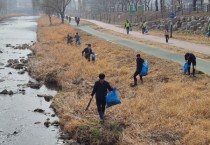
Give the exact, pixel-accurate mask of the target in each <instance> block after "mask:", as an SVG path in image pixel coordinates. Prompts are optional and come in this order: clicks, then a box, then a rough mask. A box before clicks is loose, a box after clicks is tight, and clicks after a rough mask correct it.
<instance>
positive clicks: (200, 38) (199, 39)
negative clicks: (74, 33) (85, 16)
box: [82, 21, 210, 60]
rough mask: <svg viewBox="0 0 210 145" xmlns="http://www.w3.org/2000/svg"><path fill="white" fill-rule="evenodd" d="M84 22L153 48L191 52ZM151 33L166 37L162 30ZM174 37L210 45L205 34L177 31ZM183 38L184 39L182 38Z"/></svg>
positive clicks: (204, 57) (204, 55) (200, 54)
mask: <svg viewBox="0 0 210 145" xmlns="http://www.w3.org/2000/svg"><path fill="white" fill-rule="evenodd" d="M82 24H83V25H89V26H90V27H91V28H93V29H95V30H98V31H101V32H105V33H108V34H112V35H114V36H119V37H121V38H124V39H128V40H132V41H136V42H140V43H143V44H145V45H148V46H150V47H153V48H159V49H165V50H169V51H171V52H176V53H179V54H185V53H187V52H189V50H188V49H183V48H179V47H176V46H171V45H167V44H163V43H158V42H153V41H149V40H145V39H141V38H136V37H134V36H131V35H125V34H122V33H119V32H114V31H112V30H107V29H104V28H101V27H98V26H96V25H95V24H93V23H90V22H86V21H83V23H82ZM150 34H151V35H156V36H162V37H163V39H165V38H164V36H163V34H164V33H163V32H161V31H158V30H153V31H152V32H149V35H150ZM173 37H176V39H180V40H186V39H191V42H193V43H198V44H202V43H203V44H205V45H210V41H208V38H207V37H205V36H202V35H198V36H197V37H194V36H192V35H190V34H184V35H183V34H182V35H181V34H178V33H175V34H174V36H173ZM181 38H183V39H181ZM169 41H170V40H169ZM190 52H193V53H194V54H195V55H196V56H197V57H199V58H201V59H205V60H210V57H209V55H206V54H203V53H199V52H194V51H190Z"/></svg>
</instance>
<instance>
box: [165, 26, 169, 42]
mask: <svg viewBox="0 0 210 145" xmlns="http://www.w3.org/2000/svg"><path fill="white" fill-rule="evenodd" d="M165 37H166V43H168V39H169V32H168V29H166V30H165Z"/></svg>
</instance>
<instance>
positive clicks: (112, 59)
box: [30, 17, 210, 145]
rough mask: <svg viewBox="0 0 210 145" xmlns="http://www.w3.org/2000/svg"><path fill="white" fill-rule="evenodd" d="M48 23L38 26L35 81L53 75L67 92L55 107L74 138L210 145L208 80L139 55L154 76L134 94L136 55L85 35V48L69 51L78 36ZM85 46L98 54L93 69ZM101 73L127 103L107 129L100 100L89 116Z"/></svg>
mask: <svg viewBox="0 0 210 145" xmlns="http://www.w3.org/2000/svg"><path fill="white" fill-rule="evenodd" d="M47 20H48V19H47V18H46V17H42V18H40V20H39V25H38V37H39V42H38V43H37V44H36V45H35V47H34V48H33V51H34V52H35V56H36V57H35V58H33V59H32V60H31V61H30V69H31V73H32V75H33V76H34V77H37V78H39V79H48V78H49V76H50V75H51V76H53V77H54V80H56V81H57V82H58V84H59V85H60V86H62V90H61V91H59V93H58V95H57V96H56V97H55V98H54V101H53V106H54V108H55V109H56V111H57V113H58V115H59V117H60V123H61V126H62V127H63V129H64V131H66V132H68V133H69V134H70V135H71V136H72V138H74V139H77V140H78V141H82V142H89V143H90V144H91V145H94V144H100V145H114V144H119V145H141V144H142V145H143V144H188V145H200V144H209V143H210V131H209V128H210V120H209V119H210V111H209V105H210V98H209V97H210V92H209V89H210V84H209V82H210V78H209V77H208V76H205V75H204V74H197V77H196V78H192V77H188V76H184V75H183V74H182V66H180V65H178V64H176V63H173V62H170V61H166V60H162V59H158V58H155V57H151V56H148V55H146V54H144V53H141V52H140V53H141V55H142V57H143V58H145V59H147V60H148V62H149V65H150V74H149V75H148V76H147V77H145V78H144V84H143V85H141V84H139V85H138V87H136V88H130V87H129V84H130V83H131V82H132V81H133V80H130V79H129V77H130V76H131V75H132V74H133V71H134V70H135V55H136V53H137V52H136V51H133V50H130V49H127V48H124V47H122V46H119V45H116V44H112V43H110V42H106V41H104V40H102V39H99V38H96V37H94V36H91V35H89V34H87V33H84V32H82V31H79V33H80V35H81V36H82V46H79V47H76V46H67V45H66V43H65V41H64V36H66V34H67V32H68V33H72V34H74V33H75V32H76V30H75V29H74V28H71V27H69V26H68V25H67V24H65V25H59V24H58V23H60V20H57V19H54V20H53V21H54V23H56V25H53V26H48V21H47ZM85 43H91V44H92V45H93V51H94V52H96V53H97V54H98V55H97V59H96V63H94V64H93V63H89V62H87V61H86V60H84V59H83V58H82V57H81V51H82V49H83V48H84V47H85ZM101 72H104V73H105V74H106V75H107V80H108V81H109V82H110V83H111V85H113V86H116V87H117V88H120V89H119V92H118V94H119V96H120V97H121V99H122V105H118V106H114V107H113V108H111V109H107V111H106V121H105V124H104V125H100V124H99V123H98V116H97V112H96V106H95V100H94V102H93V103H92V105H91V107H90V109H89V111H87V112H85V111H84V109H85V107H86V105H87V103H88V100H89V95H90V92H91V91H92V85H93V83H94V82H95V81H96V80H97V79H98V77H97V76H98V74H99V73H101ZM51 78H52V77H51Z"/></svg>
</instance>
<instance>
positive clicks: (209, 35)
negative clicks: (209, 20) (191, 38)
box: [208, 24, 210, 37]
mask: <svg viewBox="0 0 210 145" xmlns="http://www.w3.org/2000/svg"><path fill="white" fill-rule="evenodd" d="M208 37H210V24H209V27H208Z"/></svg>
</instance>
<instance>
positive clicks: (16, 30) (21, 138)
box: [0, 16, 60, 145]
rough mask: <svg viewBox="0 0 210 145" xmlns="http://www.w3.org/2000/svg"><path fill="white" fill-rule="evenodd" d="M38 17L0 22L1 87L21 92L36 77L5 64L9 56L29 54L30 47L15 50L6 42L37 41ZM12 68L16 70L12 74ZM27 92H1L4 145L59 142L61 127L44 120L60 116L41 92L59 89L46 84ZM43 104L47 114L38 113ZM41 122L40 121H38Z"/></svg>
mask: <svg viewBox="0 0 210 145" xmlns="http://www.w3.org/2000/svg"><path fill="white" fill-rule="evenodd" d="M37 18H38V17H32V16H27V17H25V16H24V17H14V18H10V19H7V20H4V21H3V22H0V51H2V52H3V53H0V91H2V90H4V89H7V90H12V91H13V92H18V89H22V87H21V86H19V85H23V84H27V83H28V81H29V80H32V81H34V80H33V79H32V78H30V76H29V75H28V73H25V74H23V75H20V74H18V70H15V69H12V68H8V67H4V66H5V65H6V64H7V60H8V59H20V58H27V54H29V53H31V51H30V50H15V49H13V48H9V47H6V46H5V44H12V45H16V44H24V43H27V44H31V43H32V42H31V41H36V27H37V22H36V20H37ZM9 72H11V73H12V74H11V75H9ZM24 89H25V90H26V93H25V94H20V93H18V94H14V95H12V96H9V95H0V145H57V144H59V142H60V141H58V139H57V138H58V134H59V129H58V128H57V127H54V126H51V127H49V128H46V127H45V126H44V122H45V121H46V119H47V118H49V119H50V121H53V120H58V118H56V117H54V118H53V117H51V114H53V111H52V110H51V109H49V106H50V103H49V102H46V101H45V100H44V99H43V98H38V97H36V96H37V94H50V95H53V96H54V95H55V94H56V91H53V90H49V89H47V88H46V87H45V86H42V87H41V89H39V90H35V89H31V88H24ZM36 108H40V109H43V110H45V112H46V113H47V114H46V115H44V114H40V113H34V112H33V110H34V109H36ZM35 122H41V123H40V124H34V123H35Z"/></svg>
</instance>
